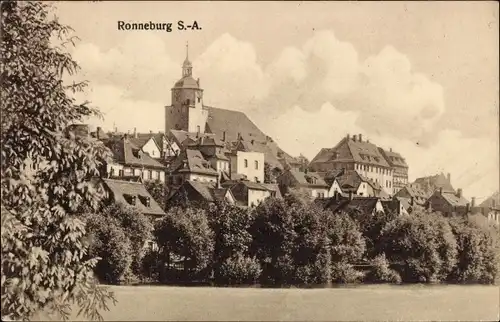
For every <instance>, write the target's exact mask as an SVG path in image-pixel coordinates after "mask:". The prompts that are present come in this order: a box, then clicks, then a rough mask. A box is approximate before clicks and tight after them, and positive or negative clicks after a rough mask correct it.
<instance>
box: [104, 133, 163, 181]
mask: <svg viewBox="0 0 500 322" xmlns="http://www.w3.org/2000/svg"><path fill="white" fill-rule="evenodd" d="M103 142H104V144H105V145H106V146H107V147H108V148H109V149H110V150H111V152H112V153H113V162H107V163H106V165H105V169H104V170H105V173H106V175H105V176H107V177H126V176H141V177H142V179H143V180H146V181H148V180H151V181H155V180H159V181H161V182H165V166H164V165H163V164H161V163H160V162H158V161H157V160H155V159H153V158H152V157H151V156H150V155H149V154H148V153H145V152H143V151H142V150H141V149H140V148H139V147H138V146H136V145H135V144H133V143H132V142H131V141H130V139H129V137H128V135H127V134H125V135H124V136H123V137H119V138H117V137H112V138H109V139H107V140H103Z"/></svg>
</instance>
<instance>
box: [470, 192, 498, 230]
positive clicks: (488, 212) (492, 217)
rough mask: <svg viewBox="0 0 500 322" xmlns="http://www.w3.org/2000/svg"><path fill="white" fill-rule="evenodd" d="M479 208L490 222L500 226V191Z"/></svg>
mask: <svg viewBox="0 0 500 322" xmlns="http://www.w3.org/2000/svg"><path fill="white" fill-rule="evenodd" d="M471 202H472V201H471ZM479 208H480V209H481V213H482V214H483V215H485V216H486V217H487V218H488V221H490V222H494V223H497V224H500V193H499V192H498V191H497V192H495V193H494V194H493V195H491V196H490V197H488V198H487V199H486V200H484V201H483V202H482V203H481V204H480V205H479Z"/></svg>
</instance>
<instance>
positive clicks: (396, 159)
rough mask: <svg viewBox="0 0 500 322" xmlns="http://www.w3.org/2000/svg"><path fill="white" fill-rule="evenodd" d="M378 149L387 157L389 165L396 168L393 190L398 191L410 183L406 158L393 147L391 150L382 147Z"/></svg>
mask: <svg viewBox="0 0 500 322" xmlns="http://www.w3.org/2000/svg"><path fill="white" fill-rule="evenodd" d="M378 149H379V151H380V153H381V154H382V155H383V156H384V158H385V159H386V161H387V163H389V165H390V166H391V167H392V168H393V169H394V172H393V177H392V186H393V192H394V193H397V192H398V191H399V190H401V189H402V188H403V187H405V186H406V185H407V184H408V164H407V163H406V160H405V158H403V157H402V156H401V154H399V153H397V152H395V151H392V148H390V149H389V151H387V150H384V149H382V148H378Z"/></svg>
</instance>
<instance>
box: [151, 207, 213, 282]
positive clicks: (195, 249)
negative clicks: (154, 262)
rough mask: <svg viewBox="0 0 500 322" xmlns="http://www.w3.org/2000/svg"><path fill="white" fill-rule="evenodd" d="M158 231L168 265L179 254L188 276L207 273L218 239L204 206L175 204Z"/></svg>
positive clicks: (157, 237) (162, 220)
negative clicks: (211, 227) (215, 242)
mask: <svg viewBox="0 0 500 322" xmlns="http://www.w3.org/2000/svg"><path fill="white" fill-rule="evenodd" d="M154 235H155V238H156V240H157V243H158V246H159V248H160V252H161V256H162V258H163V260H164V261H165V262H166V264H167V266H170V264H171V262H172V258H175V257H177V258H179V259H180V260H182V261H183V263H184V276H183V278H184V279H185V280H194V279H196V278H205V277H206V275H207V268H208V266H209V264H210V262H211V259H212V257H213V250H214V242H213V232H212V230H211V229H210V226H209V223H208V220H207V214H206V212H205V211H204V210H203V209H199V208H177V207H175V208H171V209H170V210H169V211H168V212H167V215H166V216H165V217H163V218H162V219H161V220H160V221H159V222H158V223H157V224H156V226H155V231H154Z"/></svg>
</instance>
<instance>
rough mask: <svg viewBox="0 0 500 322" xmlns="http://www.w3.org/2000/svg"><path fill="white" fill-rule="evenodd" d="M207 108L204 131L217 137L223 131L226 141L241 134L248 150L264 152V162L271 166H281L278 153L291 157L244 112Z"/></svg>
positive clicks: (220, 135) (233, 139)
mask: <svg viewBox="0 0 500 322" xmlns="http://www.w3.org/2000/svg"><path fill="white" fill-rule="evenodd" d="M207 108H208V119H207V126H206V129H207V130H206V132H209V133H213V134H215V135H216V136H217V138H219V139H222V137H223V135H224V134H223V133H225V139H226V141H228V142H232V141H237V140H238V137H239V136H241V138H242V139H243V140H244V141H245V142H246V144H247V147H248V148H249V149H250V151H254V152H261V153H264V159H265V162H267V163H269V164H270V165H271V166H272V167H278V168H280V169H281V168H282V167H283V166H282V165H281V163H280V162H279V160H278V159H279V156H278V155H282V157H284V158H291V156H290V155H288V154H287V153H285V152H284V151H283V150H282V149H280V148H279V147H278V145H277V144H276V142H274V140H273V139H272V138H271V137H269V136H267V135H265V134H264V133H263V132H262V131H261V130H260V129H259V128H258V127H257V126H256V125H255V123H253V122H252V121H251V120H250V119H249V118H248V116H247V115H245V114H244V113H242V112H238V111H232V110H226V109H221V108H215V107H208V106H207ZM238 134H239V135H238Z"/></svg>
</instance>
